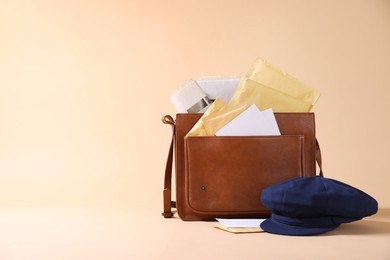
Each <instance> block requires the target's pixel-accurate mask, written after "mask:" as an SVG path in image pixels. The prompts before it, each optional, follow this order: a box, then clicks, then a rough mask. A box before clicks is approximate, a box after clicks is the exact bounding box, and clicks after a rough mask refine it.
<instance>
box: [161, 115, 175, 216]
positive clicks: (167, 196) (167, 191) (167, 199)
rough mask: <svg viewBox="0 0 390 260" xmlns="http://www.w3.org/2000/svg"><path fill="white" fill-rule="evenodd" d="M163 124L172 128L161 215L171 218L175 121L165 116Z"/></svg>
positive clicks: (173, 204) (173, 206)
mask: <svg viewBox="0 0 390 260" xmlns="http://www.w3.org/2000/svg"><path fill="white" fill-rule="evenodd" d="M162 122H163V123H164V124H169V125H171V127H172V141H171V146H170V148H169V152H168V158H167V164H166V166H165V177H164V190H163V206H164V212H163V213H161V215H163V217H164V218H171V217H173V212H172V208H176V202H175V201H172V164H173V148H174V142H175V126H176V123H175V120H174V119H173V118H172V117H171V116H170V115H166V116H164V117H163V118H162Z"/></svg>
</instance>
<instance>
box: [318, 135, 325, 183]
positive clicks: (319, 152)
mask: <svg viewBox="0 0 390 260" xmlns="http://www.w3.org/2000/svg"><path fill="white" fill-rule="evenodd" d="M316 161H317V164H318V166H319V167H320V172H319V173H318V175H319V176H321V177H324V173H323V171H322V157H321V148H320V144H319V143H318V140H317V138H316Z"/></svg>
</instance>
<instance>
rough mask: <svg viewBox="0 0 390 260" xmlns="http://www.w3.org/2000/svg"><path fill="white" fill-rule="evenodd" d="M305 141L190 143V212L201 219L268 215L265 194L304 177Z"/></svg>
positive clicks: (223, 139)
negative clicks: (271, 187) (262, 197)
mask: <svg viewBox="0 0 390 260" xmlns="http://www.w3.org/2000/svg"><path fill="white" fill-rule="evenodd" d="M303 141H304V137H303V136H302V135H281V136H245V137H243V136H234V137H233V136H225V137H214V136H213V137H211V136H209V137H186V138H185V139H184V143H185V161H186V164H185V182H186V184H185V185H186V187H185V191H186V199H187V203H188V206H189V207H190V208H191V209H192V210H193V211H194V212H197V213H199V214H206V215H207V214H216V215H220V216H224V215H241V214H243V215H245V214H257V213H258V214H263V215H264V214H266V213H268V212H269V211H268V210H267V209H266V208H265V207H264V206H263V205H262V204H261V202H260V195H261V191H262V190H263V189H264V188H266V187H268V186H270V185H273V184H275V183H278V182H281V181H284V180H287V179H290V178H294V177H299V176H303V175H304V173H303Z"/></svg>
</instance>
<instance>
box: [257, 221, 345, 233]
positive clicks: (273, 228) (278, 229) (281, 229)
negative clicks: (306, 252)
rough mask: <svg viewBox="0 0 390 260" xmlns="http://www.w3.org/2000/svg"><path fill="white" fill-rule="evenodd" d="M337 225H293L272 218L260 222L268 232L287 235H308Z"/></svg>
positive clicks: (323, 231) (329, 229) (332, 228)
mask: <svg viewBox="0 0 390 260" xmlns="http://www.w3.org/2000/svg"><path fill="white" fill-rule="evenodd" d="M338 226H340V225H339V224H338V225H334V226H328V227H307V226H306V227H305V226H293V225H288V224H284V223H280V222H276V221H274V220H273V219H272V218H269V219H266V220H264V221H263V222H261V224H260V227H261V228H262V229H263V230H264V231H266V232H269V233H273V234H279V235H289V236H310V235H318V234H322V233H325V232H329V231H331V230H334V229H336V228H337V227H338Z"/></svg>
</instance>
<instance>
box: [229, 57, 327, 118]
mask: <svg viewBox="0 0 390 260" xmlns="http://www.w3.org/2000/svg"><path fill="white" fill-rule="evenodd" d="M253 81H254V82H256V83H258V84H259V85H257V86H259V87H261V88H262V91H263V90H264V91H265V92H266V93H265V94H264V95H265V96H266V97H267V100H265V99H264V98H263V100H258V101H256V102H255V103H256V104H257V106H258V107H259V108H260V109H264V108H272V109H273V110H274V111H275V112H308V111H310V110H311V108H312V106H313V105H314V104H315V103H316V102H317V100H318V98H319V97H320V95H321V93H320V92H318V91H316V90H315V89H313V88H311V87H309V86H307V85H305V84H304V83H302V82H300V81H299V80H297V79H296V78H294V77H292V76H290V75H288V74H287V73H285V72H283V71H281V70H280V69H278V68H276V67H274V66H273V65H271V64H270V63H268V62H267V61H265V60H264V59H262V58H258V59H257V60H256V61H255V63H254V64H253V65H252V67H251V68H250V70H249V71H248V73H247V74H246V76H245V77H243V78H242V79H241V81H240V83H239V85H238V87H237V89H236V92H235V93H234V95H233V97H232V99H231V101H230V102H229V105H236V104H239V103H242V102H244V103H247V102H248V101H247V100H246V99H247V97H248V93H249V91H247V90H246V88H247V85H248V84H249V85H250V88H252V87H253V86H254V85H255V84H254V83H253ZM265 88H268V89H265ZM271 90H273V92H272V91H271ZM251 91H253V90H251ZM242 93H245V94H244V95H243V96H242ZM256 93H259V92H256ZM264 95H262V96H264ZM280 95H282V97H280ZM252 99H253V98H252ZM263 101H264V102H266V104H264V105H260V104H259V103H261V102H263ZM280 102H286V103H285V104H283V105H282V104H280ZM299 103H300V105H299ZM305 104H309V106H306V105H305ZM266 105H267V106H268V107H266ZM281 109H283V110H281Z"/></svg>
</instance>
